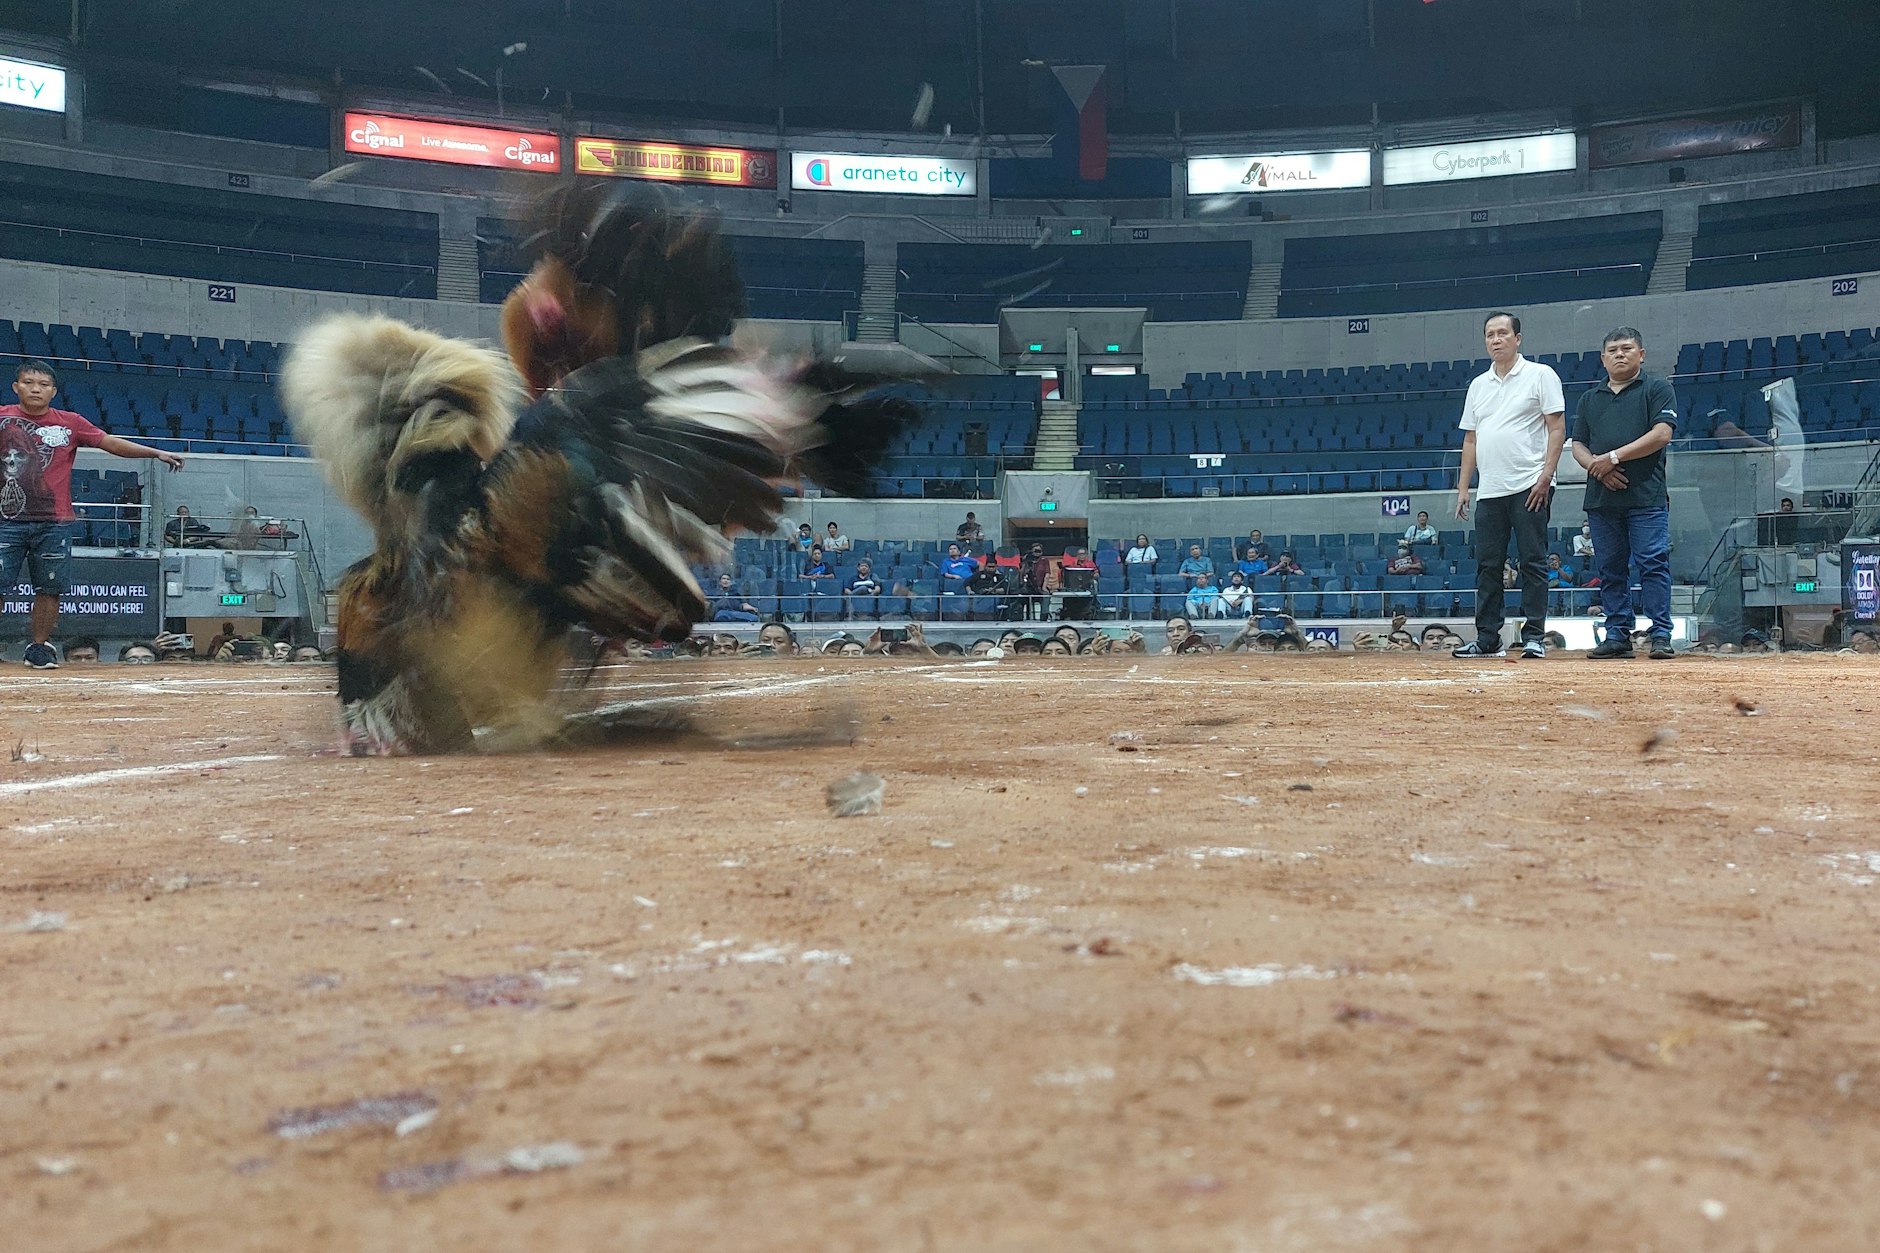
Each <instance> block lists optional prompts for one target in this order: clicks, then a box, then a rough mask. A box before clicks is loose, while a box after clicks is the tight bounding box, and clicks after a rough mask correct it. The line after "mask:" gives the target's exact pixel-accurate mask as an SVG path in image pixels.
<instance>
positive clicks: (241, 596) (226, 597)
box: [222, 592, 248, 605]
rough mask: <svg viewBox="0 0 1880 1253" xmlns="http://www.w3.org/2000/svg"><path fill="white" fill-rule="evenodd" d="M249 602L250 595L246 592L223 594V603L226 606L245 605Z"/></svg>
mask: <svg viewBox="0 0 1880 1253" xmlns="http://www.w3.org/2000/svg"><path fill="white" fill-rule="evenodd" d="M247 600H248V595H247V593H245V592H223V593H222V603H223V604H225V605H240V604H245V603H246V602H247Z"/></svg>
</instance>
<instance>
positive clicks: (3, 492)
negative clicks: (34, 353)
mask: <svg viewBox="0 0 1880 1253" xmlns="http://www.w3.org/2000/svg"><path fill="white" fill-rule="evenodd" d="M58 389H59V382H58V378H57V377H56V376H55V375H54V374H53V373H52V367H51V366H48V365H47V364H46V363H45V362H43V361H28V362H25V363H24V364H23V365H21V366H20V368H19V369H18V370H16V371H15V372H14V375H13V394H14V395H16V396H18V397H19V399H20V402H19V403H18V404H17V405H0V594H5V593H6V592H9V591H11V590H12V589H13V586H14V585H15V584H16V583H18V582H19V579H20V573H21V571H22V570H24V571H25V573H26V574H27V575H28V577H29V578H30V580H31V582H32V585H33V614H32V633H33V638H32V642H31V643H29V644H27V646H26V655H25V657H24V658H22V660H24V661H25V662H26V664H27V665H29V666H31V667H33V668H34V669H35V670H51V669H55V668H56V667H57V666H58V664H59V653H58V650H57V649H55V648H53V646H52V644H51V642H50V641H51V639H52V628H53V625H54V624H55V623H57V622H58V620H59V595H60V593H62V592H64V591H65V562H66V559H67V558H69V557H70V556H71V555H72V535H71V528H70V527H69V526H68V525H66V524H67V523H69V522H71V521H72V459H73V457H75V456H76V455H77V453H78V450H79V448H80V447H85V448H102V449H103V450H104V451H106V452H108V453H110V454H111V455H112V456H115V457H155V458H156V459H157V460H158V461H161V462H162V463H163V464H164V465H166V466H168V467H170V469H172V470H180V469H182V468H183V459H182V458H181V457H179V456H177V455H176V454H175V453H173V452H164V451H162V450H161V449H157V448H146V447H145V446H144V445H142V444H134V443H132V442H131V441H130V440H128V439H119V438H118V437H117V436H115V435H107V434H105V433H104V432H103V431H101V430H99V429H98V428H97V427H95V426H93V425H92V424H91V423H90V422H88V421H86V420H85V419H84V418H82V417H80V416H79V415H78V414H76V413H68V412H67V411H65V410H63V409H54V408H53V407H52V397H53V393H55V392H56V391H58Z"/></svg>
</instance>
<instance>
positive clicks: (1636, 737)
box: [0, 655, 1880, 1253]
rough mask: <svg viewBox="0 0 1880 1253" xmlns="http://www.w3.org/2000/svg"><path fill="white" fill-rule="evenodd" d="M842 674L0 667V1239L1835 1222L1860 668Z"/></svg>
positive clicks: (552, 1245) (665, 1239)
mask: <svg viewBox="0 0 1880 1253" xmlns="http://www.w3.org/2000/svg"><path fill="white" fill-rule="evenodd" d="M850 664H851V665H852V668H839V667H838V665H837V664H836V663H834V662H833V661H825V660H821V659H818V660H813V661H811V660H805V661H801V662H796V663H788V662H759V661H748V662H747V661H725V662H713V663H696V662H695V663H676V662H674V663H660V664H650V663H649V664H637V665H634V666H631V667H626V668H616V669H614V670H612V671H609V672H608V674H607V679H608V682H609V684H610V685H611V686H612V687H617V688H619V689H620V692H619V693H618V694H619V695H621V696H633V695H638V696H646V697H687V698H694V699H695V700H696V705H695V707H696V709H697V710H698V711H699V714H700V716H701V718H703V719H704V721H705V722H706V724H707V725H708V727H709V728H710V729H712V730H714V731H717V732H720V733H723V734H727V735H734V734H739V733H742V732H746V731H751V730H758V731H769V730H776V729H779V728H783V729H787V728H789V727H792V726H796V725H802V724H803V723H804V722H805V721H806V720H808V718H809V717H811V716H814V717H818V718H820V717H824V716H826V715H829V714H832V713H838V712H844V711H846V712H849V713H852V714H853V715H854V717H855V718H856V720H857V726H858V727H859V736H858V739H857V742H856V743H854V744H853V745H846V744H844V745H839V746H835V747H813V748H793V749H776V750H771V751H765V752H755V751H741V750H733V751H713V750H708V749H703V748H699V747H696V746H695V745H685V746H677V747H665V746H654V747H644V746H643V747H635V748H626V749H616V750H610V751H606V752H596V753H591V754H587V755H580V756H575V755H567V756H548V757H528V758H507V759H495V760H488V759H485V760H475V759H431V760H424V759H403V760H390V761H379V760H373V761H359V760H352V759H346V758H340V757H337V756H334V755H331V753H330V743H331V741H332V738H333V737H332V733H331V721H330V719H331V706H330V701H331V694H330V688H331V675H330V673H329V672H327V671H325V670H324V669H322V668H319V667H315V668H312V669H306V668H301V667H271V666H253V667H218V668H210V667H178V668H172V667H155V668H140V669H133V668H124V667H115V666H105V667H89V668H81V667H76V666H68V667H66V668H65V669H63V670H61V671H59V672H58V673H56V674H51V675H36V674H28V673H26V672H24V671H22V670H20V669H19V668H18V667H7V668H6V673H5V674H3V675H0V733H4V734H5V737H6V741H7V744H8V745H9V746H12V745H14V744H16V743H17V744H18V745H19V746H20V747H19V750H18V751H19V752H20V753H21V754H25V755H30V754H38V755H39V756H40V758H41V759H40V760H27V761H17V762H12V763H7V762H6V761H5V760H4V757H5V754H0V986H4V988H5V1008H6V1012H5V1014H4V1016H0V1230H4V1231H5V1233H6V1235H5V1236H4V1237H3V1238H0V1246H4V1247H5V1248H8V1249H19V1250H31V1251H33V1253H40V1251H48V1250H104V1249H120V1250H138V1251H140V1253H141V1251H145V1250H164V1251H168V1250H176V1251H183V1250H191V1251H198V1250H208V1249H218V1250H219V1249H258V1250H259V1249H266V1250H275V1249H278V1250H296V1251H299V1250H310V1249H345V1250H387V1251H390V1250H408V1249H418V1248H423V1249H453V1250H457V1249H488V1250H509V1249H566V1250H587V1249H628V1248H631V1249H647V1250H653V1249H675V1250H680V1249H685V1250H690V1249H701V1248H709V1249H738V1250H773V1249H774V1250H851V1249H853V1250H864V1249H868V1250H873V1249H887V1250H901V1249H905V1250H910V1251H913V1250H926V1249H942V1250H955V1249H957V1250H1037V1249H1095V1250H1111V1249H1115V1250H1135V1249H1141V1250H1158V1251H1160V1250H1187V1249H1195V1250H1202V1249H1207V1250H1248V1251H1259V1253H1280V1251H1290V1250H1298V1251H1301V1253H1305V1251H1316V1250H1327V1249H1341V1250H1342V1249H1360V1250H1378V1251H1399V1250H1401V1251H1405V1253H1408V1251H1411V1250H1416V1251H1423V1250H1444V1251H1446V1253H1461V1251H1471V1250H1484V1251H1486V1250H1522V1251H1524V1253H1551V1251H1560V1253H1565V1251H1567V1250H1585V1251H1588V1253H1592V1251H1599V1253H1607V1251H1612V1250H1628V1251H1630V1250H1645V1249H1652V1250H1687V1249H1717V1250H1782V1251H1784V1253H1789V1251H1792V1250H1816V1249H1819V1250H1837V1251H1846V1250H1857V1249H1867V1248H1875V1247H1880V1200H1876V1199H1875V1198H1874V1197H1873V1195H1872V1189H1871V1188H1870V1187H1869V1186H1868V1184H1869V1183H1870V1181H1871V1180H1872V1178H1873V1177H1874V1174H1875V1172H1876V1170H1877V1169H1880V1117H1877V1115H1880V1047H1877V1046H1876V1039H1877V1038H1880V1037H1877V1035H1876V1031H1875V1027H1874V1021H1875V1016H1876V1010H1877V1008H1880V999H1877V998H1876V995H1875V987H1874V985H1875V982H1876V974H1875V963H1874V958H1873V949H1874V929H1875V922H1876V904H1877V903H1880V815H1877V812H1876V809H1877V807H1876V800H1877V799H1880V784H1877V783H1876V779H1877V778H1880V775H1877V773H1876V758H1877V757H1880V747H1876V740H1875V735H1874V728H1875V726H1876V724H1877V723H1880V659H1874V658H1849V657H1785V658H1709V659H1703V658H1694V657H1693V658H1684V659H1680V660H1678V661H1676V662H1671V663H1652V662H1648V661H1645V660H1643V659H1641V660H1638V661H1634V662H1630V663H1594V662H1586V661H1583V660H1578V659H1575V658H1569V657H1560V658H1555V659H1550V660H1548V661H1545V662H1540V663H1523V664H1520V665H1516V664H1507V663H1476V664H1467V663H1460V662H1455V661H1451V660H1450V659H1448V658H1446V657H1428V656H1396V655H1380V656H1365V657H1353V656H1344V657H1321V656H1303V657H1299V656H1295V657H1270V656H1265V657H1255V658H1239V657H1235V658H1229V657H1223V656H1216V657H1202V656H1188V657H1181V658H1137V659H1100V660H1076V661H1058V662H1056V663H1055V664H1052V663H1050V662H1048V661H1046V660H1042V659H1040V660H1031V659H1027V660H1024V661H1020V660H1008V661H1005V662H1001V663H995V664H987V665H982V666H977V667H974V666H967V665H962V664H954V665H948V666H943V667H937V668H936V667H918V666H913V665H906V664H903V665H898V666H897V665H890V664H888V663H878V662H873V661H870V662H856V663H850ZM1739 705H1740V706H1742V707H1739ZM1746 710H1747V712H1746ZM1660 728H1671V729H1673V730H1675V732H1676V733H1677V734H1676V735H1675V736H1663V735H1660V736H1658V737H1657V738H1658V741H1659V744H1658V747H1655V748H1654V749H1653V750H1652V751H1651V752H1650V753H1649V754H1646V753H1642V752H1641V745H1643V744H1644V743H1645V742H1646V741H1647V740H1648V739H1650V738H1652V737H1653V735H1654V733H1655V732H1657V731H1659V729H1660ZM1122 732H1127V733H1131V735H1132V736H1133V738H1128V737H1122V736H1119V735H1118V733H1122ZM1113 737H1116V738H1113ZM858 768H859V769H866V770H871V771H875V772H878V773H880V774H882V775H883V776H885V778H886V780H887V793H886V808H885V811H884V813H883V814H882V815H881V816H879V817H860V818H850V819H840V820H837V819H832V818H829V817H827V816H826V815H825V810H824V801H823V790H824V787H825V785H826V784H827V783H828V782H829V781H831V780H832V779H835V778H837V777H839V776H841V775H844V774H847V773H848V772H849V771H851V770H854V769H858ZM61 916H62V917H61ZM367 1098H369V1100H368V1101H367V1103H366V1104H354V1103H355V1102H359V1101H361V1100H362V1099H367Z"/></svg>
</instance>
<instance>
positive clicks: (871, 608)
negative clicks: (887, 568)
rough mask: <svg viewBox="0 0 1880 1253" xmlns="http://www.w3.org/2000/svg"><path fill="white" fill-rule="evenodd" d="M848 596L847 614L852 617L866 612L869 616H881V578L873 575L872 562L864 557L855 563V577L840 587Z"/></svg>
mask: <svg viewBox="0 0 1880 1253" xmlns="http://www.w3.org/2000/svg"><path fill="white" fill-rule="evenodd" d="M842 594H843V596H845V597H847V598H848V610H847V612H848V615H849V617H851V618H853V617H855V616H856V615H858V614H866V615H867V616H868V617H871V618H878V617H880V616H881V601H880V599H879V598H880V596H881V580H880V579H877V578H876V577H875V567H874V563H873V562H871V561H869V560H868V558H866V557H864V558H862V559H861V560H860V561H858V562H856V563H855V577H854V578H852V579H850V580H849V585H848V586H847V587H845V588H843V589H842Z"/></svg>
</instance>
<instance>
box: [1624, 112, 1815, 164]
mask: <svg viewBox="0 0 1880 1253" xmlns="http://www.w3.org/2000/svg"><path fill="white" fill-rule="evenodd" d="M1801 142H1802V106H1801V105H1799V104H1784V105H1776V106H1774V107H1772V108H1768V109H1748V110H1736V111H1734V112H1730V113H1705V114H1700V115H1698V116H1695V117H1678V118H1666V119H1664V120H1662V121H1657V122H1633V123H1631V124H1629V125H1626V126H1602V127H1600V128H1599V129H1598V130H1595V131H1593V132H1592V133H1591V134H1590V135H1588V136H1587V161H1588V164H1589V165H1591V166H1592V168H1593V169H1595V170H1601V169H1605V168H1606V167H1608V166H1613V165H1642V164H1644V163H1646V162H1648V161H1682V160H1684V159H1686V158H1689V157H1718V156H1723V155H1725V154H1726V153H1731V152H1760V151H1773V150H1775V149H1778V148H1795V147H1799V146H1800V144H1801Z"/></svg>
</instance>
